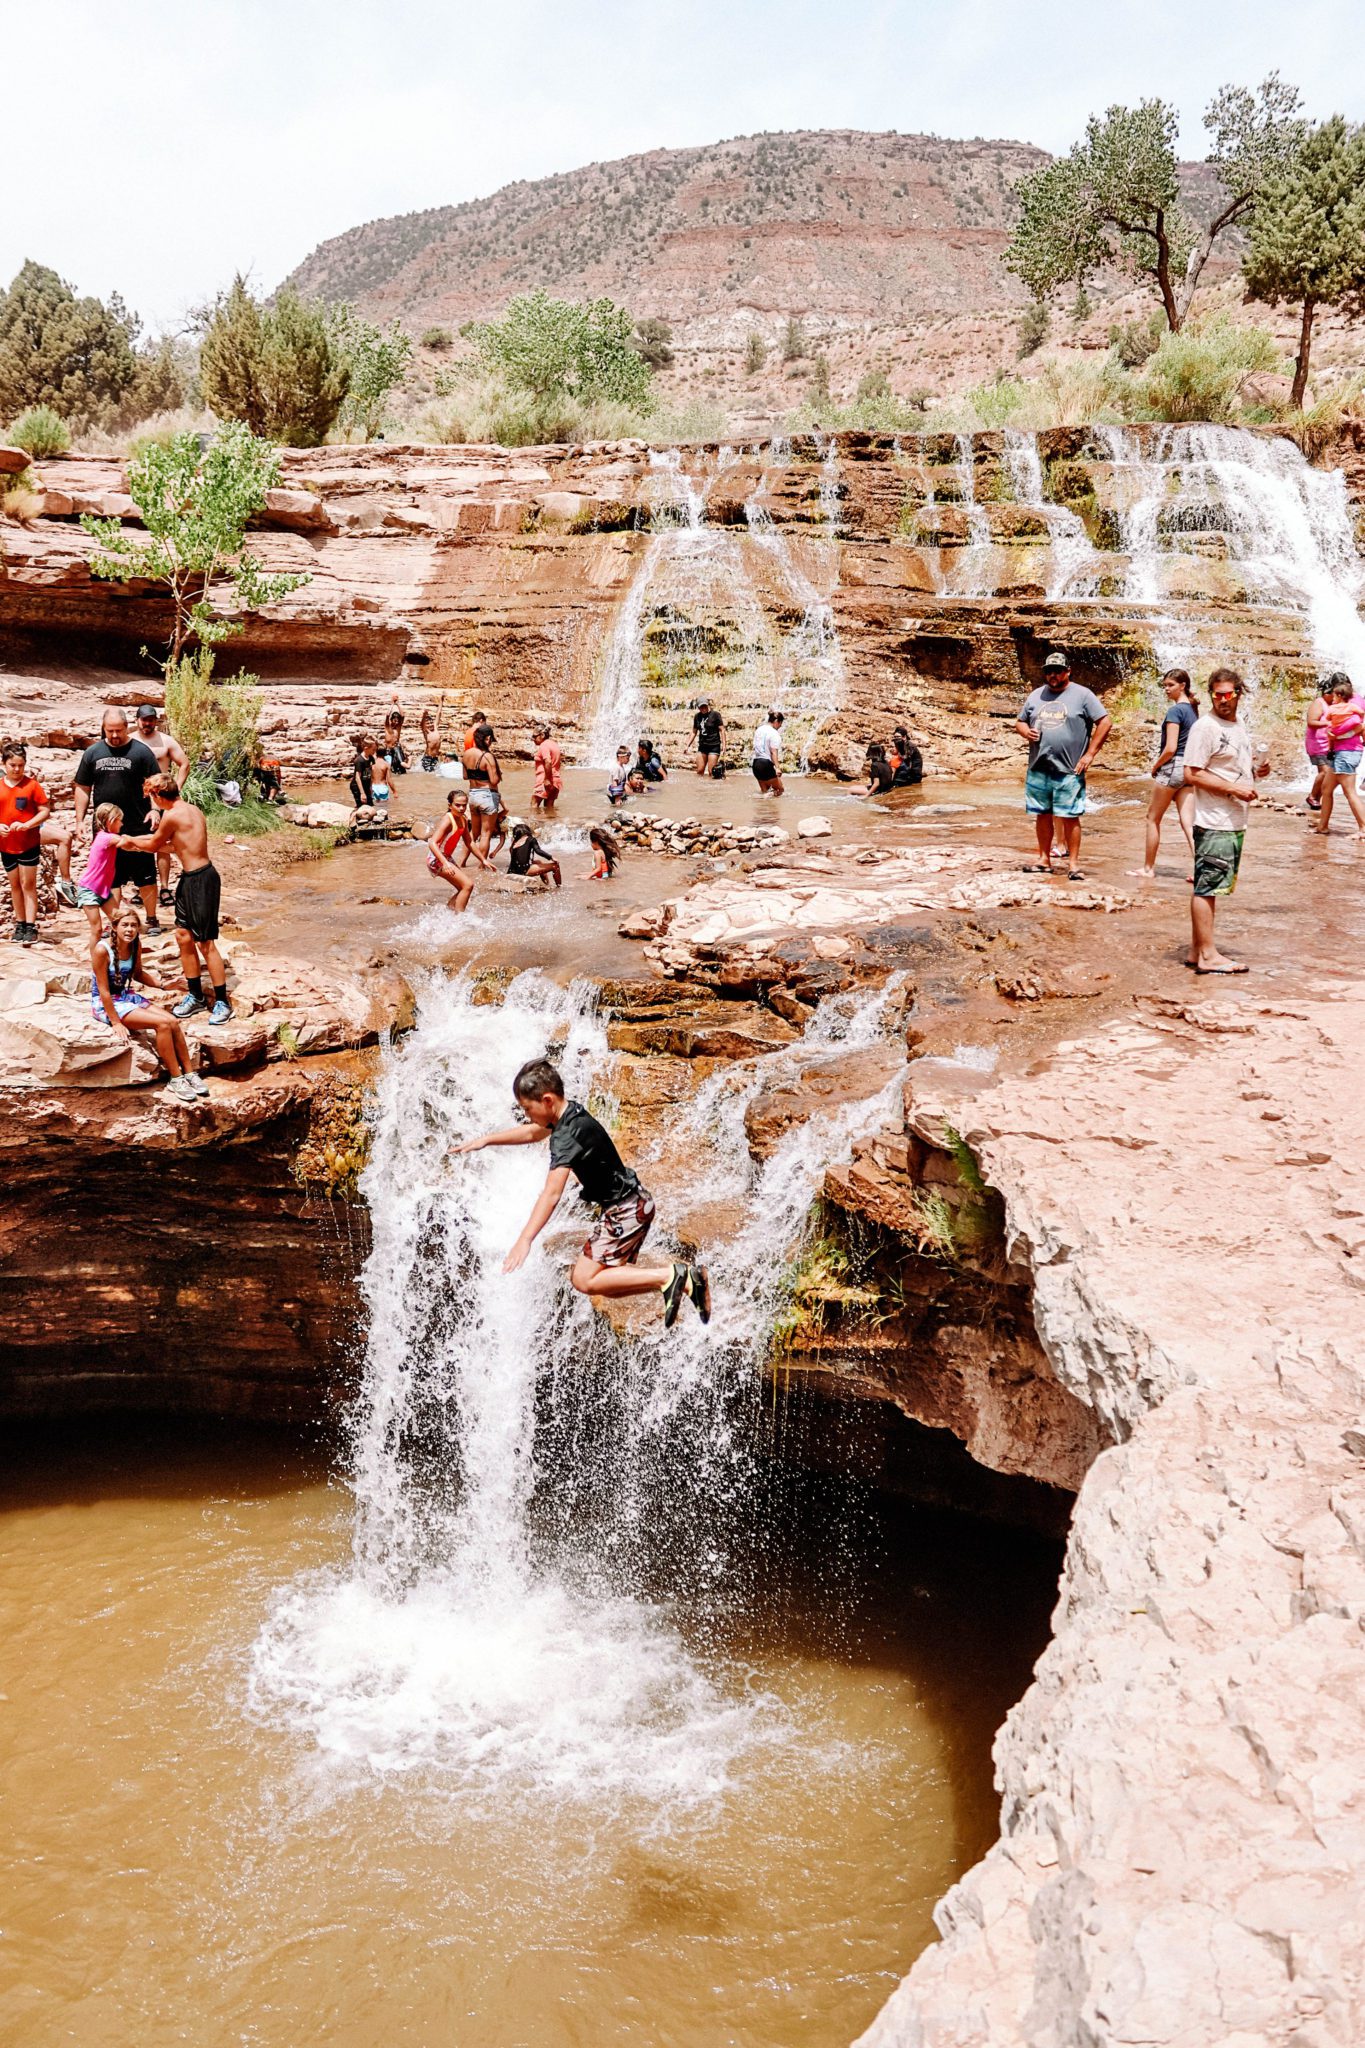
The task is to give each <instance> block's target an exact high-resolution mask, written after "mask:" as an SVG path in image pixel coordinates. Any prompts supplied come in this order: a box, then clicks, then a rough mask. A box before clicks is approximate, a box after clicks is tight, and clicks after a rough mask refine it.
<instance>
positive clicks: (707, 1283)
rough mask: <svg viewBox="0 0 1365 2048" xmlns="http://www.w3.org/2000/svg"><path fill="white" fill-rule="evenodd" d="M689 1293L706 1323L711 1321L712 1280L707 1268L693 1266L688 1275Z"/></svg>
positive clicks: (694, 1305)
mask: <svg viewBox="0 0 1365 2048" xmlns="http://www.w3.org/2000/svg"><path fill="white" fill-rule="evenodd" d="M687 1291H688V1293H689V1294H690V1295H691V1297H692V1306H693V1308H694V1309H695V1310H696V1311H697V1314H698V1315H699V1316H700V1317H701V1319H702V1321H703V1322H704V1323H709V1322H710V1320H711V1278H710V1275H709V1274H708V1272H707V1270H706V1268H705V1266H692V1267H691V1268H689V1270H688V1275H687Z"/></svg>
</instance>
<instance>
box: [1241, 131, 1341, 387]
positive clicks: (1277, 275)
mask: <svg viewBox="0 0 1365 2048" xmlns="http://www.w3.org/2000/svg"><path fill="white" fill-rule="evenodd" d="M1242 270H1243V275H1244V277H1245V279H1246V286H1247V290H1248V292H1250V294H1251V296H1252V297H1253V298H1257V299H1261V300H1263V301H1264V303H1265V304H1266V305H1270V306H1278V305H1285V304H1288V305H1296V306H1298V307H1299V308H1300V314H1299V351H1298V355H1297V357H1296V358H1295V362H1294V384H1293V389H1292V391H1291V393H1290V404H1291V405H1293V406H1295V407H1296V408H1299V409H1302V406H1303V401H1304V394H1305V392H1306V390H1307V387H1308V366H1309V360H1310V357H1311V354H1312V348H1313V319H1314V315H1315V314H1316V312H1317V309H1318V307H1319V306H1340V305H1343V304H1349V305H1351V306H1352V307H1353V308H1357V309H1358V308H1359V306H1360V302H1361V299H1362V297H1365V130H1362V129H1360V128H1353V127H1351V126H1350V125H1349V124H1348V122H1347V121H1346V120H1345V119H1344V118H1343V117H1342V116H1341V115H1340V114H1337V115H1334V116H1333V118H1332V119H1331V120H1330V121H1324V122H1323V124H1322V126H1321V127H1320V128H1315V129H1314V130H1313V131H1312V132H1311V133H1310V134H1309V135H1307V136H1306V137H1305V139H1304V141H1303V142H1302V144H1301V145H1300V147H1299V149H1298V150H1297V151H1296V152H1295V154H1294V156H1293V158H1292V160H1291V161H1290V162H1289V163H1288V164H1287V165H1286V166H1285V167H1284V168H1282V169H1281V170H1279V171H1278V172H1276V173H1275V174H1274V175H1272V176H1271V177H1270V178H1268V179H1267V180H1266V183H1265V185H1264V187H1263V188H1262V191H1261V196H1260V199H1259V201H1258V203H1257V207H1256V214H1255V218H1254V219H1253V221H1252V224H1251V239H1250V244H1249V247H1248V250H1247V254H1246V258H1245V261H1244V262H1243V265H1242Z"/></svg>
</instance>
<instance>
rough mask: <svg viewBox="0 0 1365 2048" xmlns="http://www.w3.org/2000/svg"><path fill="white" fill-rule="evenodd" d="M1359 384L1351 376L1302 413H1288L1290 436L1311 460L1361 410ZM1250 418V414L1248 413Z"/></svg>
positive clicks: (1360, 388)
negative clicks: (1350, 417)
mask: <svg viewBox="0 0 1365 2048" xmlns="http://www.w3.org/2000/svg"><path fill="white" fill-rule="evenodd" d="M1362 396H1363V392H1362V383H1361V379H1360V378H1359V377H1351V378H1349V379H1348V380H1347V382H1346V383H1344V384H1338V385H1337V386H1336V387H1335V388H1334V389H1333V390H1331V391H1328V392H1325V393H1324V394H1323V396H1322V397H1321V398H1320V399H1319V400H1318V402H1317V404H1316V405H1311V406H1309V407H1308V408H1307V410H1306V411H1304V412H1299V413H1290V414H1289V416H1288V418H1287V419H1286V421H1285V425H1286V426H1287V427H1288V430H1289V434H1290V438H1291V439H1292V440H1294V441H1296V442H1297V443H1298V445H1299V447H1300V448H1301V449H1302V450H1303V452H1304V454H1305V455H1306V456H1307V457H1308V460H1309V461H1310V462H1316V461H1317V460H1318V458H1319V457H1320V456H1322V455H1325V454H1326V453H1327V451H1328V449H1329V448H1330V447H1331V446H1332V444H1333V442H1334V441H1335V440H1336V439H1337V436H1338V435H1339V434H1340V432H1341V430H1342V427H1343V425H1344V423H1345V421H1346V419H1347V418H1348V417H1349V416H1350V415H1351V414H1352V413H1355V414H1359V413H1360V412H1361V410H1362ZM1247 416H1248V417H1250V415H1247Z"/></svg>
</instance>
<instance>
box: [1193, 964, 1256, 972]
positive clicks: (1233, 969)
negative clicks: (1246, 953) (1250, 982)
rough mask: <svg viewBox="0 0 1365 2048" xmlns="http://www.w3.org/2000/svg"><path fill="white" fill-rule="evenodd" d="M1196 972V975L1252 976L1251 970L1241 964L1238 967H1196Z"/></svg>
mask: <svg viewBox="0 0 1365 2048" xmlns="http://www.w3.org/2000/svg"><path fill="white" fill-rule="evenodd" d="M1194 971H1195V973H1196V974H1250V972H1251V969H1250V968H1249V967H1248V966H1247V965H1246V963H1245V962H1241V963H1240V964H1239V965H1237V966H1236V967H1196V968H1195V970H1194Z"/></svg>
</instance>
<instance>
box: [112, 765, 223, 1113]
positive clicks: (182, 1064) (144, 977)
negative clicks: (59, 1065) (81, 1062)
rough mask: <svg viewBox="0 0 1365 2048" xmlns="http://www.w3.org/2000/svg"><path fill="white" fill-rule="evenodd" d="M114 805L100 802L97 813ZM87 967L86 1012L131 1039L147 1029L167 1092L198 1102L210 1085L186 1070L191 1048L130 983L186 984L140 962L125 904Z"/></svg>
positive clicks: (138, 931)
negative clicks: (159, 1063) (87, 993)
mask: <svg viewBox="0 0 1365 2048" xmlns="http://www.w3.org/2000/svg"><path fill="white" fill-rule="evenodd" d="M112 808H113V806H112V805H107V804H101V805H100V810H101V811H104V810H110V809H112ZM96 914H98V913H96ZM90 970H91V977H92V978H91V985H90V1014H91V1016H92V1017H93V1018H94V1019H95V1020H96V1022H97V1023H101V1024H108V1025H110V1026H111V1028H112V1029H113V1030H114V1031H115V1032H117V1033H119V1034H120V1036H122V1037H124V1038H127V1039H129V1040H131V1037H132V1034H133V1032H134V1031H145V1032H150V1034H151V1036H152V1038H153V1040H154V1041H155V1044H156V1050H157V1056H158V1058H159V1059H160V1061H161V1064H162V1066H163V1067H165V1069H166V1072H167V1075H168V1076H169V1078H168V1080H167V1082H166V1090H167V1093H168V1094H170V1095H174V1096H175V1098H176V1100H177V1101H179V1102H197V1101H198V1100H199V1098H200V1096H202V1095H207V1094H208V1092H209V1090H208V1083H207V1082H206V1081H201V1080H200V1078H199V1076H198V1075H197V1074H192V1073H191V1072H190V1049H189V1047H188V1045H187V1044H186V1043H185V1033H184V1031H183V1030H182V1029H181V1027H180V1025H179V1024H177V1022H176V1020H175V1018H174V1017H172V1016H171V1014H170V1012H169V1011H168V1010H156V1009H153V1008H152V1006H151V1004H150V1003H149V1002H148V1001H147V998H146V996H144V995H140V994H139V993H138V991H137V989H136V988H135V987H134V986H133V984H134V982H139V981H140V982H143V983H145V984H146V986H147V987H148V988H158V989H172V988H183V987H184V986H185V982H184V979H183V977H178V978H177V979H176V980H175V981H163V980H162V979H161V977H160V975H158V974H155V973H153V971H152V970H151V968H149V967H147V966H145V965H144V964H143V959H142V919H141V917H140V916H139V915H138V913H137V911H136V910H132V909H129V908H127V907H126V906H125V907H124V908H123V909H121V910H116V911H115V912H114V919H113V923H112V925H111V927H110V931H109V936H108V938H103V939H102V938H96V939H95V941H94V943H93V944H92V946H91V948H90Z"/></svg>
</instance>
